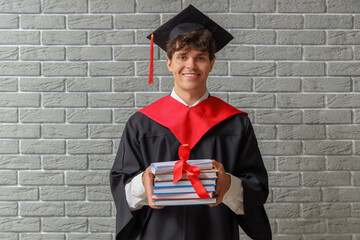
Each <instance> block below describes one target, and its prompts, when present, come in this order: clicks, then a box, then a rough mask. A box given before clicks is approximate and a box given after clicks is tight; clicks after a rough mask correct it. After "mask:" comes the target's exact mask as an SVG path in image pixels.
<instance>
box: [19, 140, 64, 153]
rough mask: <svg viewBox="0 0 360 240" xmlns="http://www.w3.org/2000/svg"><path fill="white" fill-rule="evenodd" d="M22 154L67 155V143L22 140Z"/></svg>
mask: <svg viewBox="0 0 360 240" xmlns="http://www.w3.org/2000/svg"><path fill="white" fill-rule="evenodd" d="M21 153H24V154H56V153H58V154H60V153H65V141H50V140H22V141H21Z"/></svg>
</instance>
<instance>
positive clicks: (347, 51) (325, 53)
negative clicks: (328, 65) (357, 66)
mask: <svg viewBox="0 0 360 240" xmlns="http://www.w3.org/2000/svg"><path fill="white" fill-rule="evenodd" d="M352 55H353V54H352V48H349V47H304V58H305V60H352V58H353V56H352Z"/></svg>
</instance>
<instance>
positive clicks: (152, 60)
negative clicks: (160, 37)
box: [149, 33, 154, 84]
mask: <svg viewBox="0 0 360 240" xmlns="http://www.w3.org/2000/svg"><path fill="white" fill-rule="evenodd" d="M153 71H154V34H153V33H152V34H151V41H150V69H149V84H152V83H153Z"/></svg>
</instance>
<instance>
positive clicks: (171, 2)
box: [136, 0, 181, 13]
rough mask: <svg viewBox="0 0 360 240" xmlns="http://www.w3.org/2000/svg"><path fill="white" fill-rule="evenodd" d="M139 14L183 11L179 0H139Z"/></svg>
mask: <svg viewBox="0 0 360 240" xmlns="http://www.w3.org/2000/svg"><path fill="white" fill-rule="evenodd" d="M136 10H137V12H156V13H157V12H175V13H178V12H180V11H181V3H180V2H179V1H177V0H168V1H166V2H164V1H161V0H154V1H152V2H149V1H146V0H138V1H137V5H136Z"/></svg>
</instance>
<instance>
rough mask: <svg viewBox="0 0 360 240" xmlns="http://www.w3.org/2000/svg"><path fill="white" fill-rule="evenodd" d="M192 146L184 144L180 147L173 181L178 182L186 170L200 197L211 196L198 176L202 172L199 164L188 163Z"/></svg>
mask: <svg viewBox="0 0 360 240" xmlns="http://www.w3.org/2000/svg"><path fill="white" fill-rule="evenodd" d="M189 155H190V147H189V144H183V145H180V147H179V158H180V160H179V161H177V162H176V163H175V166H174V179H173V183H176V182H177V181H179V180H180V179H181V176H182V173H183V172H184V173H185V174H186V175H187V176H188V178H189V180H190V182H191V185H192V186H193V187H194V189H195V191H196V193H197V195H198V196H199V197H200V198H210V196H209V194H208V193H207V192H206V189H205V188H204V186H203V185H202V184H201V182H200V180H199V178H198V177H197V176H198V175H199V174H200V168H199V167H197V166H192V165H188V164H187V163H186V161H187V160H188V159H189Z"/></svg>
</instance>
